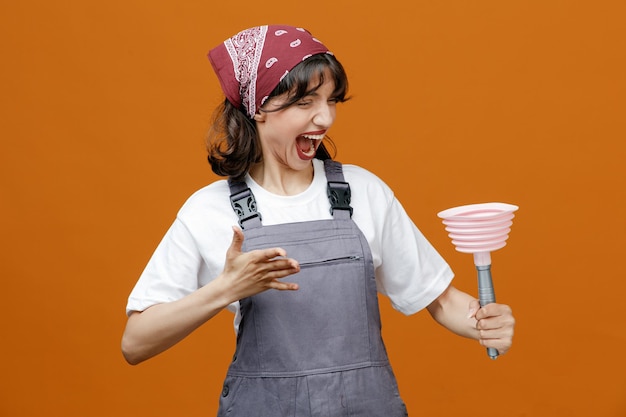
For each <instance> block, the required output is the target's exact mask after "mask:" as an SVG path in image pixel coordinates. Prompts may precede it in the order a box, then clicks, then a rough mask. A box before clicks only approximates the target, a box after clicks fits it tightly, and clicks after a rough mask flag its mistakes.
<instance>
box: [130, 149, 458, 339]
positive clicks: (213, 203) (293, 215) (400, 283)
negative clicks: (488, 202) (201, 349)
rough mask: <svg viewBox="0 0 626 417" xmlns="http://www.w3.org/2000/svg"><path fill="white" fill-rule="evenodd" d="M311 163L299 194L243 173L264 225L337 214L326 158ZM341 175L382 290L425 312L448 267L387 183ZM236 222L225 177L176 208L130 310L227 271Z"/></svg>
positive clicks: (348, 172)
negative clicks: (268, 185) (307, 179)
mask: <svg viewBox="0 0 626 417" xmlns="http://www.w3.org/2000/svg"><path fill="white" fill-rule="evenodd" d="M313 163H314V168H315V169H314V176H313V181H312V183H311V185H310V186H309V187H308V189H307V190H305V191H304V192H302V193H300V194H297V195H292V196H282V195H276V194H272V193H270V192H268V191H267V190H265V189H263V188H262V187H261V186H259V185H258V184H257V183H256V182H255V181H254V180H253V179H252V178H251V177H250V176H248V177H247V178H246V182H247V184H248V186H249V187H250V189H251V190H252V193H253V194H254V197H255V199H256V202H257V209H258V211H259V212H260V213H261V215H262V217H263V224H264V225H272V224H279V223H290V222H302V221H311V220H322V219H330V218H332V216H331V214H330V205H329V202H328V197H327V195H326V174H325V172H324V163H323V162H322V161H320V160H317V159H314V160H313ZM343 172H344V177H345V180H346V182H348V183H349V184H350V189H351V192H352V197H351V204H350V205H351V206H352V207H353V208H354V214H353V216H352V219H353V220H354V221H355V223H356V224H357V225H358V227H359V229H361V231H362V232H363V234H364V235H365V237H366V239H367V241H368V243H369V246H370V249H371V251H372V256H373V260H374V267H375V270H376V283H377V287H378V291H379V292H381V293H382V294H385V295H386V296H388V297H389V299H390V300H391V304H392V305H393V307H394V308H395V309H396V310H398V311H400V312H402V313H404V314H407V315H409V314H413V313H415V312H417V311H419V310H421V309H423V308H424V307H426V306H427V305H428V304H430V303H431V302H432V301H433V300H434V299H436V298H437V297H438V296H439V295H440V294H441V293H442V292H443V291H444V290H445V289H446V288H447V287H448V285H449V284H450V282H451V281H452V278H453V273H452V271H451V269H450V267H449V266H448V264H447V263H446V262H445V261H444V260H443V258H442V257H441V256H440V255H439V253H437V251H436V250H435V249H434V248H433V247H432V245H431V244H430V243H429V242H428V241H427V240H426V238H425V237H424V236H423V235H422V233H421V232H420V231H419V230H418V229H417V227H416V226H415V225H414V224H413V222H412V221H411V219H410V218H409V216H408V215H407V214H406V212H405V211H404V209H403V207H402V206H401V204H400V202H399V201H398V200H397V199H396V198H395V197H394V195H393V192H392V191H391V189H390V188H389V187H388V186H387V185H386V184H385V183H384V182H383V181H382V180H380V179H379V178H378V177H376V176H375V175H374V174H372V173H370V172H369V171H367V170H365V169H363V168H360V167H358V166H355V165H343ZM237 224H238V218H237V215H236V214H235V212H234V211H233V209H232V207H231V205H230V190H229V188H228V183H227V182H226V181H225V180H220V181H216V182H214V183H212V184H210V185H208V186H206V187H204V188H202V189H200V190H199V191H197V192H196V193H194V194H193V195H192V196H191V197H190V198H189V199H188V200H187V201H186V202H185V204H184V205H183V207H182V208H181V209H180V211H179V212H178V215H177V217H176V220H175V221H174V223H173V224H172V226H171V227H170V229H169V230H168V231H167V233H166V234H165V236H164V237H163V239H162V241H161V243H160V244H159V245H158V247H157V248H156V250H155V252H154V254H153V255H152V258H151V259H150V261H149V262H148V264H147V266H146V268H145V270H144V271H143V273H142V274H141V277H140V278H139V281H138V282H137V284H136V285H135V288H134V289H133V291H132V292H131V294H130V297H129V299H128V305H127V307H126V312H127V314H130V313H131V312H133V311H143V310H145V309H146V308H148V307H150V306H152V305H154V304H159V303H165V302H170V301H175V300H177V299H180V298H182V297H184V296H186V295H188V294H190V293H192V292H193V291H195V290H197V289H198V288H200V287H202V286H204V285H206V284H207V283H209V282H210V281H211V280H212V279H214V278H216V277H217V276H218V275H219V274H220V273H221V272H222V270H223V269H224V261H225V257H226V250H227V249H228V247H229V246H230V243H231V241H232V235H233V232H232V226H233V225H237ZM287 255H288V256H289V254H287ZM228 309H229V310H231V311H233V312H234V313H236V314H235V329H237V327H238V324H239V321H240V319H241V317H240V315H239V303H238V302H235V303H233V304H231V305H230V306H229V307H228Z"/></svg>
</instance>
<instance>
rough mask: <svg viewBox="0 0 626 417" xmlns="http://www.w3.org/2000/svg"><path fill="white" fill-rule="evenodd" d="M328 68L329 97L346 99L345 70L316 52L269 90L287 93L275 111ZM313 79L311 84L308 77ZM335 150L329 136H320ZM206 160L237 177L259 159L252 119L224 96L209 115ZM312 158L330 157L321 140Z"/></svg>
mask: <svg viewBox="0 0 626 417" xmlns="http://www.w3.org/2000/svg"><path fill="white" fill-rule="evenodd" d="M326 69H328V70H329V72H330V74H331V76H332V79H333V81H334V84H335V89H334V91H333V98H335V99H336V100H337V102H344V101H346V100H347V97H346V94H347V91H348V78H347V76H346V72H345V70H344V68H343V66H342V65H341V63H339V61H337V59H336V58H335V57H334V56H333V55H330V54H317V55H313V56H312V57H309V58H307V59H306V60H305V61H303V62H301V63H300V64H298V65H296V66H295V67H294V68H293V69H292V70H291V71H290V72H289V74H288V75H287V76H286V77H285V78H283V80H282V81H281V82H280V83H279V84H278V86H276V88H275V89H274V90H273V91H272V93H271V94H270V96H269V98H272V97H276V96H279V95H282V94H285V93H287V100H286V102H285V103H284V104H283V105H281V106H280V107H279V108H278V109H276V110H272V111H278V110H281V109H284V108H287V107H289V106H291V105H293V104H295V103H297V102H298V101H299V100H300V99H302V98H303V97H305V96H307V95H309V94H311V93H312V92H313V91H315V90H317V89H318V88H320V87H321V86H322V84H324V81H325V79H324V75H325V70H326ZM312 79H317V80H318V83H317V85H316V86H314V87H313V88H311V87H310V81H311V80H312ZM324 142H327V143H328V144H330V145H331V147H332V148H333V151H334V150H335V146H334V144H333V143H332V141H331V140H330V138H329V137H326V138H324ZM207 151H208V152H209V155H208V160H209V163H210V164H211V169H212V170H213V172H214V173H216V174H217V175H220V176H228V177H231V178H233V179H235V180H241V179H243V177H244V176H245V175H246V174H247V172H248V170H249V169H250V167H251V166H252V165H253V164H255V163H258V162H261V160H262V158H263V157H262V152H261V144H260V142H259V138H258V135H257V130H256V122H255V121H254V120H253V119H251V118H250V117H248V116H247V115H246V113H245V110H244V109H243V108H236V107H235V106H233V105H232V104H231V103H230V102H229V101H228V100H224V103H223V104H222V105H220V106H219V107H218V108H217V109H216V110H215V113H214V115H213V124H212V126H211V129H210V131H209V134H208V136H207ZM316 158H318V159H331V158H332V157H331V155H330V153H329V152H328V150H327V148H326V146H325V144H324V143H322V144H320V146H319V148H318V150H317V154H316Z"/></svg>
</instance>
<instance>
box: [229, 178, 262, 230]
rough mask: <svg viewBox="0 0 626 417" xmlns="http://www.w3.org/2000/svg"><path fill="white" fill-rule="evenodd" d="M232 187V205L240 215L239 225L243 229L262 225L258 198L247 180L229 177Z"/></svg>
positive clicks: (230, 186)
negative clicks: (257, 203)
mask: <svg viewBox="0 0 626 417" xmlns="http://www.w3.org/2000/svg"><path fill="white" fill-rule="evenodd" d="M228 187H229V188H230V205H231V206H232V207H233V210H234V211H235V213H236V214H237V216H238V217H239V226H241V228H242V229H246V228H248V229H251V228H254V227H261V226H262V224H261V213H259V212H258V211H257V209H256V200H255V199H254V194H252V190H251V189H250V188H249V187H248V185H247V184H246V183H245V181H234V180H233V179H231V178H229V179H228Z"/></svg>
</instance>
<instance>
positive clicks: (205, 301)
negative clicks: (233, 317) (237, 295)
mask: <svg viewBox="0 0 626 417" xmlns="http://www.w3.org/2000/svg"><path fill="white" fill-rule="evenodd" d="M230 302H231V301H230V299H229V297H228V295H227V292H226V291H225V289H224V288H223V285H222V282H221V281H220V280H215V281H213V282H211V283H209V284H208V285H206V286H204V287H202V288H200V289H198V290H196V291H195V292H193V293H191V294H189V295H188V296H186V297H184V298H182V299H180V300H177V301H172V302H170V303H163V304H156V305H154V306H152V307H150V308H148V309H146V310H145V311H142V312H134V313H132V314H131V315H130V316H129V317H128V322H127V323H126V329H125V330H124V335H123V337H122V353H123V355H124V358H125V359H126V361H127V362H128V363H130V364H131V365H136V364H138V363H141V362H143V361H145V360H147V359H149V358H151V357H153V356H155V355H158V354H159V353H161V352H163V351H165V350H167V349H169V348H170V347H172V346H174V345H175V344H176V343H178V342H180V341H181V340H183V339H184V338H185V337H187V336H188V335H189V334H190V333H192V332H193V331H194V330H195V329H197V328H198V327H200V326H201V325H202V324H204V323H206V322H207V321H208V320H210V319H211V318H213V317H214V316H215V315H216V314H217V313H219V312H220V311H222V310H223V309H224V308H225V307H226V306H227V305H228V304H230Z"/></svg>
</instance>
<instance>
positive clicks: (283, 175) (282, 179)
mask: <svg viewBox="0 0 626 417" xmlns="http://www.w3.org/2000/svg"><path fill="white" fill-rule="evenodd" d="M313 174H314V169H313V163H312V162H311V164H310V165H309V167H308V168H307V169H303V170H298V171H296V170H293V169H291V168H289V167H284V166H281V165H270V164H264V163H263V162H259V163H258V164H256V165H254V166H253V167H252V168H251V169H250V176H251V177H252V179H254V181H256V183H257V184H259V185H260V186H261V187H263V188H265V189H266V190H267V191H269V192H271V193H274V194H278V195H296V194H300V193H301V192H303V191H305V190H306V189H307V188H308V187H309V186H310V185H311V182H312V181H313Z"/></svg>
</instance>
